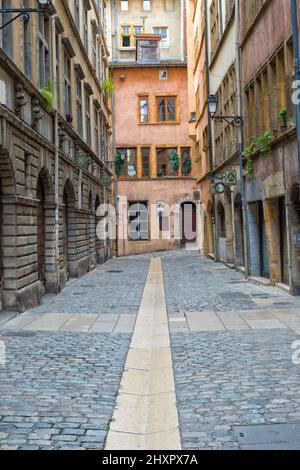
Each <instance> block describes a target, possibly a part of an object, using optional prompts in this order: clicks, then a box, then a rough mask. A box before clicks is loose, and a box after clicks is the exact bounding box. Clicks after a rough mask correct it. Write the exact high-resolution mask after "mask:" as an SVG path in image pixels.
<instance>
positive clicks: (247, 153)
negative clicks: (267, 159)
mask: <svg viewBox="0 0 300 470" xmlns="http://www.w3.org/2000/svg"><path fill="white" fill-rule="evenodd" d="M254 151H255V145H254V144H251V145H248V147H245V150H244V154H245V157H246V158H249V157H251V155H252V154H253V152H254Z"/></svg>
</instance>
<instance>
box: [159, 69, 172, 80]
mask: <svg viewBox="0 0 300 470" xmlns="http://www.w3.org/2000/svg"><path fill="white" fill-rule="evenodd" d="M158 77H159V79H160V80H168V78H169V74H168V71H167V70H160V71H159V73H158Z"/></svg>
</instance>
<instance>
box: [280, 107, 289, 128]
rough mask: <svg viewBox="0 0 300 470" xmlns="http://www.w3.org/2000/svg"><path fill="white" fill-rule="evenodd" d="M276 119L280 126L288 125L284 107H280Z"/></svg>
mask: <svg viewBox="0 0 300 470" xmlns="http://www.w3.org/2000/svg"><path fill="white" fill-rule="evenodd" d="M278 119H279V120H280V122H281V124H282V126H284V127H287V125H288V112H287V109H286V108H282V109H281V110H280V113H279V114H278Z"/></svg>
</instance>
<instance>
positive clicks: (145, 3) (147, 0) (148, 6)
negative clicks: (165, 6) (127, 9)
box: [143, 0, 151, 11]
mask: <svg viewBox="0 0 300 470" xmlns="http://www.w3.org/2000/svg"><path fill="white" fill-rule="evenodd" d="M143 10H144V11H150V10H151V1H150V0H143Z"/></svg>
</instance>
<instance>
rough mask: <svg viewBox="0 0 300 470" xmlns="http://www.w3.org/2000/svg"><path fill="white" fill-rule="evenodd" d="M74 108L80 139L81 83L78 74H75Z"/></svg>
mask: <svg viewBox="0 0 300 470" xmlns="http://www.w3.org/2000/svg"><path fill="white" fill-rule="evenodd" d="M76 108H77V129H78V133H79V135H80V136H81V137H82V132H83V129H82V83H81V79H80V77H79V75H78V74H76Z"/></svg>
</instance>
